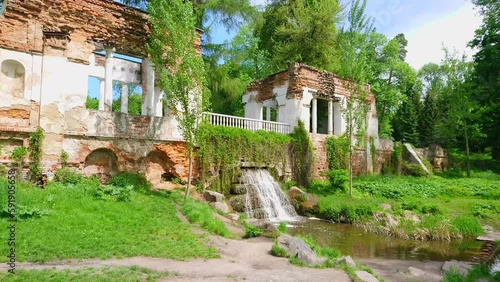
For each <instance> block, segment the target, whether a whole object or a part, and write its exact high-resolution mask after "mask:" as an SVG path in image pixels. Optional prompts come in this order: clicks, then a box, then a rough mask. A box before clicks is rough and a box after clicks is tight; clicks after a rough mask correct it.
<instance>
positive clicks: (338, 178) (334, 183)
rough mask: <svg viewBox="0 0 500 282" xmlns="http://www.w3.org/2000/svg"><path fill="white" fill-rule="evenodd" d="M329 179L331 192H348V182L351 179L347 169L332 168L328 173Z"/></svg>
mask: <svg viewBox="0 0 500 282" xmlns="http://www.w3.org/2000/svg"><path fill="white" fill-rule="evenodd" d="M327 177H328V180H329V181H330V186H331V190H332V191H331V192H337V191H341V192H346V191H347V184H348V181H349V176H348V172H347V170H345V169H335V170H330V171H328V173H327Z"/></svg>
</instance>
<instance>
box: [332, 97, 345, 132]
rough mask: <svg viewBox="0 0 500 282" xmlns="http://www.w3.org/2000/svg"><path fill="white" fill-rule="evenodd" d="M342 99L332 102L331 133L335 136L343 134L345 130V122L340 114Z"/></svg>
mask: <svg viewBox="0 0 500 282" xmlns="http://www.w3.org/2000/svg"><path fill="white" fill-rule="evenodd" d="M341 103H343V102H342V101H339V102H336V103H334V104H333V123H334V127H333V129H334V130H333V133H334V134H335V135H337V136H340V135H342V134H344V132H345V123H344V116H343V114H342V104H341Z"/></svg>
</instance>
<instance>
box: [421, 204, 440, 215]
mask: <svg viewBox="0 0 500 282" xmlns="http://www.w3.org/2000/svg"><path fill="white" fill-rule="evenodd" d="M420 212H421V213H429V214H442V213H443V210H442V209H441V208H440V207H439V206H438V205H436V204H426V205H423V206H422V207H421V208H420Z"/></svg>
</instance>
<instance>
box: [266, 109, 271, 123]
mask: <svg viewBox="0 0 500 282" xmlns="http://www.w3.org/2000/svg"><path fill="white" fill-rule="evenodd" d="M266 120H267V121H271V107H266Z"/></svg>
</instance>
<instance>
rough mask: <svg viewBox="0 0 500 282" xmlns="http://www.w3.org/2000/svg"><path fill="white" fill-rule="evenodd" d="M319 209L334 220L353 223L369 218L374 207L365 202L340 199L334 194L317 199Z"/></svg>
mask: <svg viewBox="0 0 500 282" xmlns="http://www.w3.org/2000/svg"><path fill="white" fill-rule="evenodd" d="M318 206H319V211H320V213H321V214H323V215H324V217H326V218H327V219H329V220H332V221H334V222H346V223H355V222H358V221H360V220H363V219H367V218H370V217H371V216H372V215H373V212H374V211H375V210H376V208H375V207H374V206H373V205H368V204H365V203H356V202H347V201H341V200H340V199H338V198H336V197H335V196H328V197H323V198H320V199H319V202H318Z"/></svg>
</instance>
